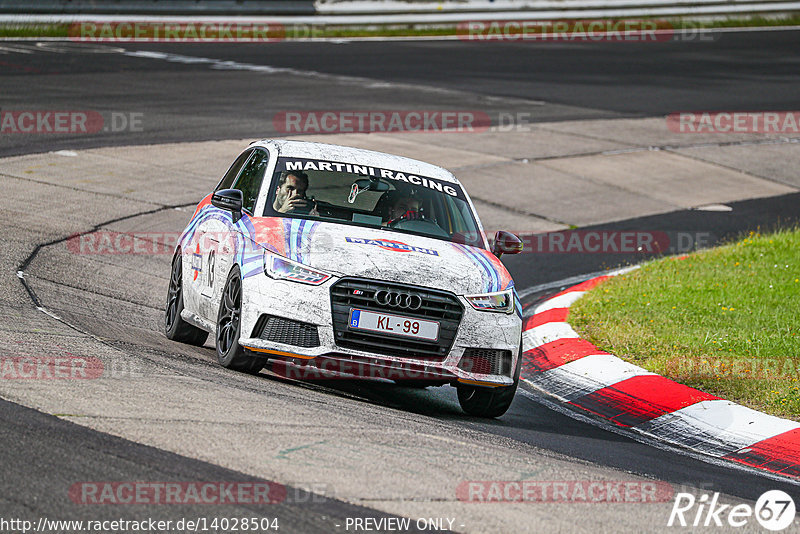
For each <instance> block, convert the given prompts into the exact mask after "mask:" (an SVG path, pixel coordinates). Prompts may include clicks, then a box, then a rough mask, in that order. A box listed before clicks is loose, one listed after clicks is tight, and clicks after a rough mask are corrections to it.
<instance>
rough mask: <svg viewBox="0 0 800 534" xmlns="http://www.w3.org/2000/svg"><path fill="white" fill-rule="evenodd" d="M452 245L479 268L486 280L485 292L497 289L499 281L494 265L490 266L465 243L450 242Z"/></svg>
mask: <svg viewBox="0 0 800 534" xmlns="http://www.w3.org/2000/svg"><path fill="white" fill-rule="evenodd" d="M452 245H453V247H454V248H455V249H456V250H457V251H459V252H460V253H462V254H464V255H465V256H466V257H467V258H469V260H470V261H471V262H472V263H473V264H474V265H475V266H476V267H478V268H480V269H481V270H482V271H483V273H484V275H485V276H484V281H485V282H486V287H485V288H484V290H485V291H486V292H487V293H493V292H495V291H499V290H500V289H499V287H500V281H499V278H498V274H497V271H496V269H495V268H494V266H492V265H491V264H490V263H489V261H488V260H487V259H486V258H485V257H483V256H481V255H480V254H477V253H475V252H473V251H472V250H470V247H468V246H467V245H461V244H459V243H452Z"/></svg>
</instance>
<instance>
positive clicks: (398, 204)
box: [389, 196, 420, 220]
mask: <svg viewBox="0 0 800 534" xmlns="http://www.w3.org/2000/svg"><path fill="white" fill-rule="evenodd" d="M419 208H420V202H419V200H418V199H416V198H413V197H410V196H401V197H399V198H398V199H397V200H395V201H394V203H392V204H391V205H390V206H389V220H392V219H396V218H398V217H400V216H401V215H403V214H404V213H406V212H409V211H419Z"/></svg>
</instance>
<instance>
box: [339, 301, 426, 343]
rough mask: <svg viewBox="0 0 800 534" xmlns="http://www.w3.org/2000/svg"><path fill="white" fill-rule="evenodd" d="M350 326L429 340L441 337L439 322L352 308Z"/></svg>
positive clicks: (356, 328)
mask: <svg viewBox="0 0 800 534" xmlns="http://www.w3.org/2000/svg"><path fill="white" fill-rule="evenodd" d="M349 325H350V328H353V329H355V330H368V331H370V332H380V333H382V334H394V335H396V336H405V337H413V338H416V339H425V340H427V341H437V340H438V339H439V323H438V322H436V321H426V320H424V319H415V318H413V317H403V316H402V315H392V314H390V313H375V312H371V311H366V310H358V309H355V308H351V309H350V322H349Z"/></svg>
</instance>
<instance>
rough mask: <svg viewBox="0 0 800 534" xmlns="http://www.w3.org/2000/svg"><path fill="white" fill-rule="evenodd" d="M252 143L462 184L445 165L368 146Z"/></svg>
mask: <svg viewBox="0 0 800 534" xmlns="http://www.w3.org/2000/svg"><path fill="white" fill-rule="evenodd" d="M250 146H261V147H265V148H268V147H272V148H274V149H276V150H277V151H278V154H279V155H280V156H289V157H295V158H309V159H321V160H327V161H336V162H341V163H355V164H358V165H369V166H370V167H378V168H382V169H390V170H394V171H401V172H404V173H408V174H414V175H419V176H425V177H428V178H436V179H438V180H442V181H445V182H450V183H454V184H458V183H459V181H458V179H457V178H456V177H455V176H453V173H451V172H450V171H448V170H447V169H443V168H442V167H438V166H436V165H432V164H430V163H425V162H424V161H419V160H416V159H411V158H406V157H403V156H396V155H394V154H386V153H384V152H376V151H374V150H367V149H364V148H354V147H347V146H341V145H331V144H327V143H314V142H310V141H288V140H284V139H262V140H260V141H254V142H253V143H251V145H250Z"/></svg>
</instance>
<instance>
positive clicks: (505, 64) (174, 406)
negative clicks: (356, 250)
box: [0, 31, 800, 532]
mask: <svg viewBox="0 0 800 534" xmlns="http://www.w3.org/2000/svg"><path fill="white" fill-rule="evenodd" d="M797 50H800V32H798V31H773V32H745V33H721V34H714V35H713V39H711V40H709V41H702V42H700V41H688V42H667V43H646V44H630V43H619V44H615V43H594V44H559V43H546V44H537V45H532V44H528V43H491V44H480V43H464V42H458V41H406V42H376V43H365V42H346V43H328V42H326V43H270V44H262V45H256V44H238V45H234V44H225V45H220V44H216V45H214V44H202V45H201V44H196V45H180V44H134V43H124V44H114V43H104V44H81V43H69V42H67V43H65V42H55V41H42V42H36V41H4V42H2V43H0V80H2V81H0V84H2V85H0V87H2V101H0V105H1V107H2V110H3V111H6V110H25V109H38V110H82V109H91V110H96V111H98V112H100V113H102V114H105V116H108V114H112V113H116V114H119V115H120V116H122V115H124V116H126V117H131V114H139V115H138V116H140V117H141V126H142V127H141V128H136V129H134V131H131V129H128V128H121V130H122V131H99V132H96V133H93V134H70V133H67V134H50V135H45V134H23V133H20V134H5V133H4V134H2V135H0V156H3V157H5V156H22V155H26V154H37V153H45V152H51V151H56V150H83V149H90V148H97V147H123V146H130V145H137V146H143V145H157V144H162V143H185V142H199V141H212V140H226V139H248V138H250V139H255V138H261V137H271V136H281V135H283V134H285V132H281V131H280V130H276V128H275V125H274V124H273V116H274V115H275V114H276V113H278V112H281V111H286V110H322V109H342V110H361V109H375V110H381V109H408V110H412V109H453V110H458V109H473V110H474V109H477V110H482V111H484V112H485V113H486V114H487V115H488V116H489V117H490V118H491V119H492V121H493V124H496V123H497V120H499V119H498V118H499V117H501V114H511V115H514V116H517V117H519V116H520V113H524V114H527V115H524V117H527V119H526V120H530V121H532V122H542V121H548V122H553V121H566V120H590V119H608V118H623V117H633V118H645V117H656V116H663V115H666V114H668V113H671V112H675V111H681V110H695V109H703V110H771V111H780V110H797V109H799V106H800V97H799V96H798V94H800V93H798V91H797V88H798V87H800V56H798V54H797ZM266 67H273V68H274V69H278V70H277V71H274V70H271V71H269V72H270V74H271V75H270V76H264V72H267V69H266ZM276 73H277V74H278V75H277V76H276V75H275V74H276ZM175 146H176V147H179V145H175ZM178 151H179V149H176V152H178ZM121 157H123V158H124V157H125V155H124V154H122V155H121ZM131 157H133V156H131ZM137 157H138V156H137ZM168 157H169V156H168V155H167V159H168ZM181 158H185V160H186V161H189V157H187V156H186V154H183V155H180V156H179V157H177V160H178V161H176V162H174V163H173V164H171V165H170V164H168V163H165V164H164V173H165V176H166V177H167V178H168V179H169V178H170V177H174V181H172V182H171V183H170V185H169V187H168V188H166V189H165V190H161V189H159V188H158V187H154V188H153V189H152V190H150V191H145V192H137V193H135V194H134V195H133V197H135V198H133V199H131V200H130V201H129V197H126V196H125V194H126V193H125V191H124V187H123V186H120V191H119V192H118V193H117V192H114V193H96V192H95V193H85V192H84V191H82V190H81V189H80V188H79V187H73V186H70V187H61V186H54V185H53V184H45V183H39V182H36V181H33V180H32V181H31V182H30V183H23V180H21V179H19V178H16V177H14V178H12V177H11V176H10V175H8V174H6V173H5V171H4V170H3V168H2V167H0V175H2V176H3V188H4V189H5V190H6V194H5V195H4V196H5V197H6V198H5V200H4V201H3V202H5V203H4V204H2V205H3V211H4V214H3V216H2V220H3V228H4V235H5V239H6V241H7V246H4V247H3V248H2V252H0V259H1V260H2V265H3V269H4V273H3V274H2V275H0V286H1V287H2V292H3V295H2V297H0V306H2V307H3V308H4V312H3V315H4V316H5V319H4V321H3V323H4V324H3V326H2V331H3V336H2V338H4V339H3V340H2V341H1V342H0V343H2V344H1V345H0V354H2V353H3V352H5V353H6V354H11V355H14V354H23V353H24V354H54V353H56V352H58V351H63V352H66V353H75V354H96V355H97V357H99V358H102V359H103V360H104V361H106V362H107V361H112V362H115V363H116V364H118V365H119V366H120V368H121V369H123V370H127V371H130V370H133V372H130V373H128V374H125V373H122V374H123V375H124V376H125V377H126V379H124V380H119V379H118V380H108V381H98V382H102V384H100V385H99V386H98V388H97V389H96V390H93V391H91V392H89V391H88V390H84V389H82V386H81V385H73V384H70V385H65V386H64V387H60V386H59V388H58V389H56V388H55V386H52V387H51V386H50V385H39V384H36V385H31V386H30V387H28V384H20V383H19V382H21V381H16V382H15V383H13V384H4V385H3V390H2V393H0V397H1V398H0V420H2V424H0V459H1V461H2V465H3V466H4V467H3V476H2V477H0V478H2V480H1V481H0V517H3V518H6V517H25V518H29V519H35V518H39V517H48V518H51V519H54V518H59V519H105V518H108V519H113V518H119V517H122V518H128V517H130V518H143V517H148V516H150V517H156V518H158V519H163V520H178V519H180V518H185V517H213V516H217V517H234V516H241V515H243V514H244V515H256V516H259V517H261V516H265V517H277V518H278V519H279V521H280V525H281V527H282V530H283V531H284V532H337V531H341V532H345V531H346V529H345V528H344V524H345V523H344V522H345V521H346V518H348V517H351V518H352V517H373V518H376V519H377V518H388V517H397V516H406V517H445V516H449V517H455V518H456V522H455V524H453V525H452V528H453V529H454V530H456V531H470V532H490V531H507V530H509V529H511V528H514V529H518V530H522V529H524V528H526V527H524V525H528V524H529V525H530V526H529V527H527V528H530V529H531V531H537V532H556V531H565V532H566V531H580V532H584V531H585V532H589V531H594V530H596V529H598V528H599V529H600V530H610V529H611V528H615V527H616V528H618V529H619V530H622V531H626V532H627V531H635V530H638V531H652V532H657V531H661V530H663V529H664V528H665V526H666V521H667V517H668V515H669V510H670V507H671V501H670V502H667V503H661V504H659V505H652V506H650V505H644V506H632V505H608V504H600V505H585V506H581V505H574V504H573V505H570V504H560V505H559V504H536V503H533V504H527V505H526V504H521V505H520V504H517V505H513V504H512V505H508V508H497V507H495V508H485V509H477V508H476V507H480V506H487V507H488V506H490V505H480V504H464V503H459V502H458V501H457V499H456V497H455V487H454V486H453V484H452V482H453V481H454V480H455V481H463V480H491V478H482V477H490V476H494V477H497V476H504V477H506V478H505V479H506V480H519V479H526V478H531V477H533V478H542V479H544V480H577V479H596V478H600V479H606V480H628V479H637V478H640V477H644V478H646V479H655V480H658V481H663V482H666V483H668V484H670V485H672V487H673V488H674V489H675V491H681V489H680V488H688V489H687V491H693V492H694V493H695V494H697V495H699V493H700V492H701V491H702V492H707V493H711V492H721V493H722V494H724V495H725V496H726V497H725V498H726V499H728V501H726V502H751V501H754V500H756V499H757V498H758V496H759V495H760V494H762V493H763V492H764V491H767V490H770V489H782V490H784V491H786V492H788V493H790V494H791V495H793V496H795V499H796V500H797V496H798V495H800V493H799V492H798V491H797V486H796V485H794V484H791V483H789V482H785V481H780V480H774V479H769V478H766V477H763V476H760V475H757V474H754V473H752V472H746V471H743V470H739V469H733V468H731V467H727V466H721V465H715V464H711V463H707V462H704V461H700V460H699V459H695V458H692V457H689V456H687V455H685V454H682V453H679V452H677V451H670V450H662V449H660V448H657V447H654V446H652V445H651V444H644V443H639V442H637V441H634V440H632V439H629V438H627V437H625V436H623V435H619V434H616V433H612V432H608V431H606V430H603V429H600V428H597V427H596V426H593V425H591V424H588V423H584V422H581V421H578V420H575V419H572V418H569V417H567V416H565V415H563V414H560V413H557V412H554V411H552V410H550V409H548V408H546V407H545V406H543V405H542V404H540V403H539V402H537V400H536V396H537V393H536V392H533V391H528V390H525V391H520V392H519V393H518V394H517V397H516V399H515V401H514V404H513V405H512V407H511V409H510V411H509V412H508V413H507V414H506V415H505V416H503V417H501V418H499V419H497V420H491V421H484V420H480V419H475V418H469V417H465V416H464V415H463V414H462V413H461V411H460V409H459V407H458V403H457V399H456V397H455V390H453V389H451V388H429V389H428V390H424V391H423V390H416V389H412V388H404V387H399V386H394V385H385V384H371V383H362V382H349V381H336V382H333V383H328V382H326V383H300V382H296V381H292V380H286V379H282V378H280V377H277V376H275V375H273V374H270V373H268V372H262V374H261V375H259V376H257V377H251V376H246V375H240V374H237V373H232V372H228V371H226V370H223V369H221V368H219V367H218V366H217V365H216V364H215V363H214V361H213V359H214V353H213V349H212V348H211V346H210V345H209V344H207V345H206V347H201V348H194V347H188V346H179V345H176V344H174V343H172V342H169V341H167V340H166V339H165V338H164V336H163V334H161V332H160V325H161V313H162V311H161V303H162V301H163V295H164V293H165V291H166V283H167V274H168V270H169V260H170V257H169V256H168V255H160V256H158V255H156V256H138V257H137V256H115V257H104V258H87V257H83V256H79V255H75V254H70V253H69V252H68V250H67V247H65V239H66V238H67V237H68V236H69V235H70V234H72V233H74V232H85V231H88V230H91V229H97V228H105V229H112V230H117V231H134V230H136V231H147V230H148V229H163V228H166V227H169V228H174V229H175V230H179V229H180V228H181V227H182V225H183V224H184V223H185V221H186V220H187V218H188V217H189V216H190V214H191V210H192V207H193V205H194V204H195V203H196V202H197V200H199V198H201V197H202V196H203V195H204V194H205V193H204V192H205V189H204V188H205V187H206V186H207V183H206V182H202V183H197V182H193V181H192V178H191V177H192V172H193V171H196V170H198V169H203V168H210V169H213V170H214V172H220V170H224V168H225V167H226V166H227V164H228V163H229V162H228V161H222V162H216V163H213V162H207V161H204V160H203V158H202V154H200V155H198V157H197V161H192V162H191V163H187V164H186V171H185V172H182V171H181V167H180V165H181V164H182V162H183V161H184V160H183V159H181ZM114 164H115V163H114V161H113V160H111V159H109V160H108V162H107V163H105V165H107V170H108V173H109V175H111V176H113V173H114V170H115V169H114ZM209 173H210V171H209ZM163 179H164V177H163V176H162V177H159V180H156V182H157V183H159V184H160V183H163ZM60 187H61V188H60ZM167 189H168V190H167ZM799 195H800V194H787V195H782V196H774V197H768V198H760V199H754V200H742V201H739V202H735V203H731V204H730V205H731V206H732V207H733V208H734V209H733V215H724V214H721V213H717V212H708V211H697V210H682V211H673V212H670V213H665V214H656V215H649V216H643V217H637V218H634V219H626V220H621V221H615V222H613V223H605V224H602V225H598V227H599V226H602V228H605V229H608V230H622V229H635V228H643V227H646V228H649V229H653V230H661V231H673V230H681V231H697V232H706V233H708V234H709V235H712V236H713V239H714V241H720V240H724V239H727V238H731V237H733V236H736V235H738V234H740V233H742V232H746V231H748V230H751V229H756V228H769V227H773V226H776V225H781V224H787V223H790V222H792V221H797V220H798V219H800V212H798V209H797V206H798V200H800V197H799ZM639 259H640V257H638V256H636V255H620V254H613V255H604V254H573V255H564V254H554V255H524V254H523V255H520V256H517V257H513V258H509V259H508V260H507V261H506V264H507V265H508V267H509V270H510V271H511V272H512V274H513V275H514V278H515V280H516V283H517V287H518V288H520V289H526V288H536V287H537V286H538V287H540V288H541V289H540V290H538V291H533V290H531V291H528V292H526V297H525V299H524V302H525V303H526V304H530V303H533V302H536V301H537V300H538V299H540V298H542V297H543V296H545V295H547V294H552V293H553V292H555V291H558V290H559V289H560V287H561V286H560V285H558V284H555V283H554V282H557V281H558V280H562V279H565V278H568V277H574V276H579V275H584V274H589V273H593V272H596V271H599V270H602V269H604V268H607V267H611V266H615V265H620V264H625V263H630V262H635V261H638V260H639ZM17 271H25V273H26V276H27V277H28V280H27V284H26V285H23V284H21V283H20V280H19V279H18V278H17ZM35 305H39V306H43V307H44V308H46V309H47V310H48V311H49V312H51V313H53V314H55V315H56V316H57V317H53V316H50V315H46V314H44V313H42V312H41V311H38V310H36V308H35ZM14 347H17V348H18V350H17V349H15V348H14ZM8 382H11V381H8ZM522 389H524V388H521V390H522ZM106 402H107V403H108V407H107V408H106V407H105V404H106ZM61 403H63V405H64V406H69V407H70V408H69V409H70V410H72V411H67V412H65V411H63V409H61V408H60V405H61ZM112 405H113V407H112ZM75 409H77V410H80V411H78V412H75V411H74V410H75ZM37 410H38V411H37ZM272 425H274V427H275V429H276V430H275V433H276V437H275V440H276V442H275V443H274V444H273V443H271V442H270V443H269V446H266V445H264V444H265V441H264V440H265V439H266V438H267V437H268V436H270V434H269V432H270V427H271V426H272ZM278 427H280V430H278ZM156 434H157V436H156ZM348 437H350V438H351V439H352V446H348V444H347V443H348V442H347V439H348ZM301 442H302V443H303V445H302V446H298V445H297V443H301ZM262 447H264V448H265V449H268V450H269V451H272V450H273V449H279V450H280V453H279V454H277V455H272V453H271V452H270V455H264V454H261V453H260V449H261V448H262ZM298 451H299V452H298ZM304 451H305V452H304ZM298 455H299V456H301V458H300V459H298ZM504 462H505V463H504ZM484 464H486V465H488V466H490V467H487V468H486V469H485V470H483V468H482V467H480V466H482V465H484ZM507 466H508V468H507V469H506V467H507ZM445 473H446V474H447V476H449V477H450V478H446V476H445ZM429 474H432V475H433V476H432V477H431V478H430V479H429V478H428V475H429ZM437 477H441V478H437ZM104 480H110V481H137V480H138V481H145V480H146V481H222V480H224V481H245V482H260V483H266V482H269V481H273V480H275V481H278V482H280V483H281V484H286V485H287V496H286V499H285V500H284V501H283V502H281V503H279V504H275V505H269V506H258V505H242V504H236V505H230V506H227V505H220V506H216V507H215V506H209V505H175V506H163V505H159V504H138V505H120V506H94V507H92V506H88V507H87V506H86V505H80V504H76V503H75V501H74V499H73V500H71V499H70V498H68V488H70V487H72V486H73V485H74V484H76V483H78V482H83V481H104ZM331 481H333V482H331ZM448 492H449V493H448ZM442 494H444V495H448V494H449V495H450V497H449V499H447V498H445V499H443V498H442V497H441V495H442ZM441 501H445V502H441ZM447 501H454V502H452V503H451V502H447ZM798 502H800V501H798ZM751 504H752V503H751ZM469 506H472V508H471V509H470V508H468V507H469ZM491 506H496V505H491ZM498 506H499V505H498ZM614 506H617V507H624V506H627V508H614ZM648 506H649V507H648ZM489 516H492V517H489ZM525 518H530V519H529V523H528V520H527V519H525ZM412 525H413V522H412ZM598 525H600V526H598ZM0 530H2V529H0Z"/></svg>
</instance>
